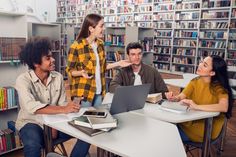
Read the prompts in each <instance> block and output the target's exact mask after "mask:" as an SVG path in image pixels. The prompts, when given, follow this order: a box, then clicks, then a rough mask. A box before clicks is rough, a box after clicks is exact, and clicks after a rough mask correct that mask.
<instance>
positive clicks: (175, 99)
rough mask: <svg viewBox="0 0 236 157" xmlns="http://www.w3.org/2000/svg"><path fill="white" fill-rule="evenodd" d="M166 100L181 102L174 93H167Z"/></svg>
mask: <svg viewBox="0 0 236 157" xmlns="http://www.w3.org/2000/svg"><path fill="white" fill-rule="evenodd" d="M165 95H166V98H167V99H168V100H169V101H179V99H178V97H177V96H174V94H173V92H165Z"/></svg>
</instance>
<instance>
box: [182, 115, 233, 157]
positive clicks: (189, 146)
mask: <svg viewBox="0 0 236 157" xmlns="http://www.w3.org/2000/svg"><path fill="white" fill-rule="evenodd" d="M227 121H228V119H227V118H226V117H225V118H224V125H223V127H222V129H221V131H220V134H219V136H218V137H217V138H216V139H214V140H212V141H211V145H215V144H217V154H218V155H220V154H221V152H223V151H224V142H225V136H226V130H227ZM184 145H185V148H186V152H187V153H188V152H189V153H190V154H191V156H193V154H192V152H191V151H192V150H195V149H202V148H203V143H202V142H192V141H187V142H184ZM210 149H211V148H210Z"/></svg>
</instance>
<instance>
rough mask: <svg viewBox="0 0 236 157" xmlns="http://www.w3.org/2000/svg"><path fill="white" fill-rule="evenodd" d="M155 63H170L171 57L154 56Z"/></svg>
mask: <svg viewBox="0 0 236 157" xmlns="http://www.w3.org/2000/svg"><path fill="white" fill-rule="evenodd" d="M153 61H157V62H158V61H161V62H170V57H168V56H159V55H154V56H153Z"/></svg>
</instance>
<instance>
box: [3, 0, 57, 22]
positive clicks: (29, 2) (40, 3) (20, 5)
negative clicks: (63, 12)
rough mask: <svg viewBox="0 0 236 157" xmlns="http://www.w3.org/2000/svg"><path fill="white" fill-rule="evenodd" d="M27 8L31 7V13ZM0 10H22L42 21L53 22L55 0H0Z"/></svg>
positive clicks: (54, 18) (54, 17)
mask: <svg viewBox="0 0 236 157" xmlns="http://www.w3.org/2000/svg"><path fill="white" fill-rule="evenodd" d="M27 8H28V9H27ZM29 8H32V9H33V11H34V12H33V14H32V13H29ZM27 10H28V11H27ZM0 11H11V12H21V13H22V12H23V13H27V14H31V15H34V16H36V17H37V18H38V19H40V21H42V22H55V21H56V0H0Z"/></svg>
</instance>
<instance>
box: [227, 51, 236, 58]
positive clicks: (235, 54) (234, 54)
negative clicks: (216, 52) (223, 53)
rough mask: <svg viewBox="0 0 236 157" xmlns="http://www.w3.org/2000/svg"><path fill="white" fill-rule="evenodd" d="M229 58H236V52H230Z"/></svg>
mask: <svg viewBox="0 0 236 157" xmlns="http://www.w3.org/2000/svg"><path fill="white" fill-rule="evenodd" d="M227 54H228V58H230V59H236V52H228V53H227Z"/></svg>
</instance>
